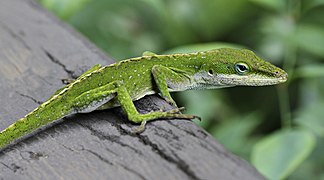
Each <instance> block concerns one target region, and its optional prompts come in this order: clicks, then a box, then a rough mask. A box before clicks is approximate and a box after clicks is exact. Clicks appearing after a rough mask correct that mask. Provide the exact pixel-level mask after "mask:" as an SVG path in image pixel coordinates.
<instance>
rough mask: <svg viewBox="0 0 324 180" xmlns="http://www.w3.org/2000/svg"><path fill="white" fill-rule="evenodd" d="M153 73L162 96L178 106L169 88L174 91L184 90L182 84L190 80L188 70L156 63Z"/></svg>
mask: <svg viewBox="0 0 324 180" xmlns="http://www.w3.org/2000/svg"><path fill="white" fill-rule="evenodd" d="M152 74H153V77H154V81H155V83H156V85H157V87H158V89H159V91H160V93H161V96H162V97H163V98H164V99H165V100H166V101H167V102H168V103H170V104H171V105H174V106H176V107H177V105H176V103H175V101H174V100H173V99H172V97H171V95H170V92H169V89H171V90H174V91H176V90H183V87H181V86H182V85H184V84H188V83H189V82H190V78H189V76H187V72H185V71H183V70H180V69H176V68H171V67H165V66H162V65H155V66H153V68H152Z"/></svg>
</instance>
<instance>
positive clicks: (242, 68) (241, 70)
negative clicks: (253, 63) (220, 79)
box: [235, 63, 249, 75]
mask: <svg viewBox="0 0 324 180" xmlns="http://www.w3.org/2000/svg"><path fill="white" fill-rule="evenodd" d="M235 71H236V72H237V73H238V74H239V75H244V74H246V73H247V72H248V71H249V66H248V65H246V64H245V63H237V64H235Z"/></svg>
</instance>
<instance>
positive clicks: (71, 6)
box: [40, 0, 92, 19]
mask: <svg viewBox="0 0 324 180" xmlns="http://www.w3.org/2000/svg"><path fill="white" fill-rule="evenodd" d="M90 1H92V0H69V1H66V0H40V3H41V4H42V5H43V6H45V7H46V8H47V9H49V10H51V11H53V12H55V14H57V15H58V16H59V17H60V18H62V19H68V18H69V17H71V16H72V15H73V14H75V13H76V12H77V11H79V10H80V9H81V8H83V7H84V6H85V5H86V4H87V3H89V2H90Z"/></svg>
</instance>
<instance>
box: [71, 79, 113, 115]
mask: <svg viewBox="0 0 324 180" xmlns="http://www.w3.org/2000/svg"><path fill="white" fill-rule="evenodd" d="M114 97H116V88H115V87H114V84H113V83H109V84H106V85H103V86H100V87H98V88H95V89H92V90H89V91H86V92H84V93H82V94H81V95H79V96H78V97H77V98H75V99H74V100H73V102H72V104H73V108H74V110H75V111H76V112H77V113H88V112H91V111H94V110H96V109H98V108H99V107H100V106H102V105H103V104H105V103H107V102H109V101H110V100H111V99H113V98H114Z"/></svg>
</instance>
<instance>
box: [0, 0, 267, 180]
mask: <svg viewBox="0 0 324 180" xmlns="http://www.w3.org/2000/svg"><path fill="white" fill-rule="evenodd" d="M112 62H113V61H112V60H111V59H109V58H107V57H106V56H105V55H103V53H101V52H100V50H98V49H97V48H95V47H94V46H93V45H91V43H89V42H88V41H86V40H85V39H84V38H83V37H81V36H80V35H79V34H77V33H75V32H74V31H73V30H72V29H71V28H69V27H67V25H65V24H63V23H61V22H60V21H58V20H57V19H56V18H54V17H53V16H52V15H51V14H50V13H48V12H46V11H45V10H43V9H42V8H41V7H39V6H38V5H37V4H36V3H35V2H33V1H30V0H2V1H0V92H1V93H0V102H1V106H0V130H2V129H4V128H6V127H7V126H8V125H10V124H11V123H13V122H15V121H16V120H17V119H19V118H21V117H23V116H24V115H25V114H27V113H28V112H29V111H31V110H33V109H34V108H36V107H37V106H38V105H39V104H40V103H41V102H44V101H45V100H46V99H47V98H49V97H50V96H51V94H52V93H53V92H55V90H56V89H58V88H60V87H61V86H62V85H63V84H62V81H61V79H64V78H75V77H77V76H78V75H79V74H81V73H82V72H83V71H84V70H86V69H87V68H90V67H91V66H92V65H94V64H98V63H100V64H103V65H106V64H109V63H112ZM136 106H137V107H138V109H139V110H140V112H142V113H145V112H148V111H151V110H157V109H159V107H161V106H164V107H166V108H171V107H170V106H169V105H168V104H167V103H165V102H164V101H163V100H161V98H159V97H158V96H150V97H146V98H144V99H142V100H140V101H138V102H136ZM134 126H135V125H134V124H132V123H130V122H129V121H127V119H126V118H125V117H124V116H123V113H122V111H121V110H120V108H115V109H112V110H105V111H96V112H92V113H89V114H79V115H74V116H71V117H68V118H65V119H64V121H63V122H62V123H59V124H56V125H54V126H52V127H50V128H47V129H45V130H43V131H41V132H39V133H37V134H35V135H33V136H31V137H30V138H28V139H25V140H23V141H21V142H19V143H17V144H15V145H13V146H11V147H10V148H8V149H6V150H5V151H3V152H0V179H226V180H229V179H248V180H253V179H264V178H263V177H262V176H261V175H260V174H259V173H258V172H257V171H256V170H255V169H254V168H253V167H252V166H250V165H249V164H248V163H246V162H245V161H244V160H241V159H240V158H238V157H236V156H235V155H233V154H231V153H230V152H228V151H226V150H225V149H224V148H223V147H222V145H220V144H219V143H218V142H217V141H216V140H215V139H214V138H213V137H212V136H211V135H209V134H208V133H207V132H205V131H204V130H202V129H201V128H200V127H198V126H196V125H195V124H194V123H193V122H190V121H184V120H159V121H154V122H150V123H148V125H147V127H146V131H145V132H143V133H142V134H139V135H134V134H132V133H131V130H132V128H134Z"/></svg>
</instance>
